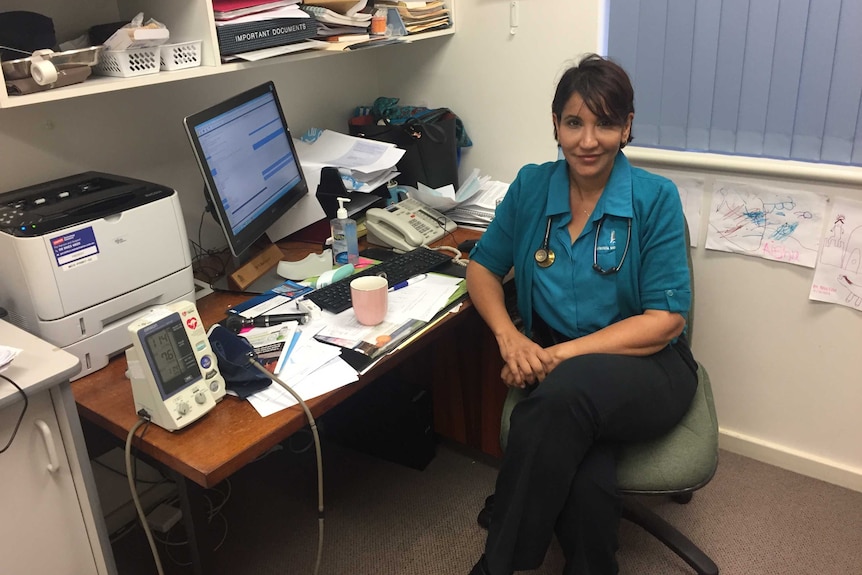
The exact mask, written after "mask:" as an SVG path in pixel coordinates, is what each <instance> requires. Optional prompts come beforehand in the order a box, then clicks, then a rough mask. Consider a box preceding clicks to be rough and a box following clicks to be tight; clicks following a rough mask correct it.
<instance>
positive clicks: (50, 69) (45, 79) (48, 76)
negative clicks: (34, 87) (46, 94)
mask: <svg viewBox="0 0 862 575" xmlns="http://www.w3.org/2000/svg"><path fill="white" fill-rule="evenodd" d="M30 75H31V76H33V80H35V81H36V83H37V84H39V85H40V86H47V85H48V84H53V83H54V82H56V81H57V67H56V66H54V64H52V63H51V62H50V61H49V60H38V61H34V62H31V63H30Z"/></svg>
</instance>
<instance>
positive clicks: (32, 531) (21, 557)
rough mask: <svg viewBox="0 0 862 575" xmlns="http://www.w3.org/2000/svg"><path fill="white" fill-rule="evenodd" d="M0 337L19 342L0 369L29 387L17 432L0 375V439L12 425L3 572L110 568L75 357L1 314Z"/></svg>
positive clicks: (3, 469) (3, 460) (12, 399)
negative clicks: (73, 383)
mask: <svg viewBox="0 0 862 575" xmlns="http://www.w3.org/2000/svg"><path fill="white" fill-rule="evenodd" d="M0 344H3V345H10V346H15V347H19V348H22V349H24V350H25V351H24V353H23V354H21V355H20V356H19V357H18V358H17V359H16V360H15V362H14V363H13V364H12V366H10V367H9V368H8V369H7V370H6V371H4V372H3V375H4V376H6V377H9V378H10V379H12V380H13V381H15V383H17V384H18V385H19V386H21V387H22V388H23V389H24V390H25V392H26V393H27V395H28V405H27V409H26V411H25V412H24V418H23V420H22V421H21V424H20V426H19V427H18V430H17V432H15V426H16V423H17V421H18V418H19V415H20V413H21V409H22V407H23V405H24V402H23V400H22V399H21V397H20V394H19V393H18V392H17V391H16V390H15V389H14V388H13V387H12V386H11V385H10V384H9V383H8V382H7V381H6V380H3V379H0V447H2V446H5V445H6V443H7V442H8V441H9V438H10V437H12V436H13V433H14V439H13V441H12V444H11V445H10V447H9V449H7V450H6V451H5V452H4V453H2V454H0V486H2V492H0V509H2V514H0V564H2V565H3V572H4V573H51V574H53V575H108V574H111V573H115V572H116V569H115V567H114V564H113V556H112V555H111V551H110V546H109V545H108V544H107V536H106V533H105V530H104V527H103V525H104V521H103V519H102V517H101V511H100V510H99V506H98V500H97V496H96V494H95V489H94V484H93V481H92V470H91V469H90V466H89V465H90V462H89V460H88V459H87V453H86V448H84V447H83V438H82V437H81V432H80V422H79V420H78V414H77V411H76V410H75V403H74V399H73V398H72V393H71V390H70V388H69V383H68V378H69V374H68V371H71V372H72V373H75V372H77V368H78V365H79V362H78V360H77V358H75V357H74V356H70V354H67V353H65V352H63V351H61V350H58V349H56V348H55V347H54V346H50V345H48V344H46V343H44V342H42V341H41V340H38V339H37V338H35V337H34V336H31V335H30V334H26V333H24V332H22V331H20V330H18V328H15V327H13V326H11V325H10V324H8V323H6V322H5V321H0ZM59 354H62V355H59ZM67 356H69V357H67ZM70 358H71V359H70ZM40 364H41V365H40ZM105 550H107V551H105ZM106 553H107V555H106Z"/></svg>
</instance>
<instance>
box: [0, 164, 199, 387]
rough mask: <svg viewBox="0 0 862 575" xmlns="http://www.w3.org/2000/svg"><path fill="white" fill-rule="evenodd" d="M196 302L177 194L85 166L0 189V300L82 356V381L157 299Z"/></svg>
mask: <svg viewBox="0 0 862 575" xmlns="http://www.w3.org/2000/svg"><path fill="white" fill-rule="evenodd" d="M180 300H190V301H194V281H193V277H192V266H191V255H190V253H189V245H188V240H187V236H186V228H185V223H184V222H183V216H182V212H181V210H180V203H179V200H178V198H177V193H176V192H175V191H174V190H172V189H170V188H167V187H165V186H160V185H158V184H153V183H149V182H145V181H141V180H134V179H131V178H126V177H122V176H115V175H111V174H103V173H99V172H87V173H83V174H78V175H75V176H69V177H66V178H62V179H59V180H54V181H51V182H46V183H43V184H38V185H35V186H30V187H27V188H22V189H20V190H15V191H12V192H8V193H5V194H2V195H0V306H2V307H4V308H6V310H7V311H8V312H9V317H8V318H7V319H8V320H9V321H11V322H12V323H13V324H15V325H17V326H18V327H20V328H22V329H24V330H26V331H29V332H30V333H32V334H34V335H36V336H38V337H40V338H42V339H44V340H46V341H48V342H51V343H53V344H54V345H56V346H58V347H60V348H63V349H64V350H66V351H67V352H69V353H72V354H73V355H75V356H77V357H78V358H80V360H81V372H80V373H79V374H78V375H77V376H75V377H74V378H72V379H76V378H78V377H82V376H84V375H87V374H88V373H91V372H93V371H96V370H97V369H100V368H102V367H104V366H105V365H107V363H108V359H109V358H110V357H111V356H113V355H115V354H117V353H119V352H121V351H122V350H124V349H125V348H127V347H129V346H130V345H131V341H129V335H128V332H127V330H126V326H128V325H129V323H131V322H132V321H134V320H135V319H137V318H138V317H140V316H143V315H144V314H145V313H147V311H148V310H149V309H150V308H152V307H153V306H156V305H161V304H166V303H171V302H175V301H180Z"/></svg>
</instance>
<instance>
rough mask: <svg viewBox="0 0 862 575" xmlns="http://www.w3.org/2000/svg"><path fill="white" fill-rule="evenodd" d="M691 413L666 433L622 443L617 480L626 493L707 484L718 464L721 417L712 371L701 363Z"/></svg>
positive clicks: (673, 490) (689, 488) (688, 488)
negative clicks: (718, 414) (626, 443)
mask: <svg viewBox="0 0 862 575" xmlns="http://www.w3.org/2000/svg"><path fill="white" fill-rule="evenodd" d="M697 375H698V386H697V391H696V392H695V396H694V398H693V399H692V402H691V407H690V408H689V410H688V413H686V415H685V416H684V417H683V419H682V421H680V422H679V423H678V424H677V425H676V427H674V428H673V429H672V430H670V431H669V432H668V433H667V434H666V435H663V436H662V437H659V438H656V439H653V440H651V441H644V442H640V443H634V444H631V445H626V446H625V447H623V449H622V452H621V454H620V458H619V461H618V463H617V482H618V485H619V488H620V490H621V491H623V492H624V493H679V492H685V491H694V490H695V489H698V488H700V487H702V486H703V485H706V483H707V482H708V481H709V480H710V479H712V476H713V475H714V474H715V469H716V467H717V466H718V419H717V418H716V415H715V405H714V404H713V400H712V389H711V387H710V383H709V375H708V374H707V372H706V370H705V369H704V367H703V366H702V365H699V366H698V371H697Z"/></svg>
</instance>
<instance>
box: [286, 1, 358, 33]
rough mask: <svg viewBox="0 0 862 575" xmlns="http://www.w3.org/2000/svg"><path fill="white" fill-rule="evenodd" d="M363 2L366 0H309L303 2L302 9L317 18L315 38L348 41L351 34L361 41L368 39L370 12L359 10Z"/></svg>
mask: <svg viewBox="0 0 862 575" xmlns="http://www.w3.org/2000/svg"><path fill="white" fill-rule="evenodd" d="M365 4H366V0H359V1H358V2H357V1H356V0H353V1H352V2H344V1H341V0H338V1H332V0H311V1H310V2H305V3H304V4H303V6H302V9H303V10H305V11H306V12H308V13H309V14H311V15H312V16H314V17H315V19H317V38H319V39H327V38H336V39H337V40H338V41H348V40H351V38H349V37H351V36H353V37H354V38H352V39H354V40H356V41H361V40H367V39H368V27H369V26H370V25H371V14H369V13H366V12H360V10H362V9H363V8H365ZM342 37H344V38H343V39H342Z"/></svg>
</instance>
